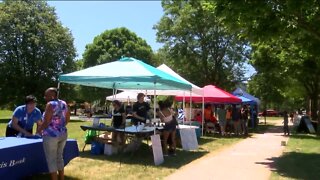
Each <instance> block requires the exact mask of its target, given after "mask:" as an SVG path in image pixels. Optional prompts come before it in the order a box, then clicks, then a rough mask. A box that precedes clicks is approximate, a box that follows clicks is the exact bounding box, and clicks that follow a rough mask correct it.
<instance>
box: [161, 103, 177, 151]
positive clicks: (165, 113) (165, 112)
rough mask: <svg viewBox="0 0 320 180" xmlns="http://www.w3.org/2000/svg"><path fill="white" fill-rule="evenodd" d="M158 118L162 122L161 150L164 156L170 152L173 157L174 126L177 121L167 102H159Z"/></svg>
mask: <svg viewBox="0 0 320 180" xmlns="http://www.w3.org/2000/svg"><path fill="white" fill-rule="evenodd" d="M158 104H159V108H160V111H159V114H158V115H159V117H160V120H161V121H162V122H164V124H165V125H164V127H163V149H164V156H168V152H171V153H172V155H173V156H175V155H176V126H177V120H176V117H175V113H174V112H173V111H172V110H171V109H170V107H171V104H170V103H169V102H168V101H159V102H158ZM169 137H171V139H170V140H171V141H170V142H171V143H170V149H169V151H168V139H169Z"/></svg>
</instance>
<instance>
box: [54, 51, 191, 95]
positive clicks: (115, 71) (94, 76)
mask: <svg viewBox="0 0 320 180" xmlns="http://www.w3.org/2000/svg"><path fill="white" fill-rule="evenodd" d="M59 81H60V82H64V83H69V84H78V85H84V86H92V87H101V88H110V89H150V90H151V89H152V90H153V89H155V88H156V89H162V90H178V89H179V90H190V89H191V85H190V84H187V83H185V82H183V81H181V80H179V79H177V78H175V77H173V76H171V75H170V74H168V73H165V72H163V71H161V70H159V69H157V68H154V67H152V66H150V65H148V64H146V63H144V62H142V61H140V60H137V59H135V58H131V57H124V58H121V59H120V60H118V61H114V62H110V63H105V64H101V65H97V66H94V67H90V68H86V69H83V70H80V71H76V72H73V73H69V74H64V75H60V76H59Z"/></svg>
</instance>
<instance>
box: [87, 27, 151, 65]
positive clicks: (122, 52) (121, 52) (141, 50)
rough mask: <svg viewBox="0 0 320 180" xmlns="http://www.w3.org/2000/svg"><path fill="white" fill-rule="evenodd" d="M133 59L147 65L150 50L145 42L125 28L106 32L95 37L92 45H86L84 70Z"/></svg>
mask: <svg viewBox="0 0 320 180" xmlns="http://www.w3.org/2000/svg"><path fill="white" fill-rule="evenodd" d="M122 56H127V57H134V58H137V59H140V60H143V61H144V62H146V63H149V62H150V60H151V58H152V49H151V47H150V46H149V45H148V44H147V43H146V41H145V40H143V39H142V38H140V37H138V36H137V35H136V34H135V33H134V32H131V31H130V30H128V29H127V28H124V27H122V28H115V29H112V30H106V31H104V32H103V33H101V34H100V35H98V36H96V37H95V38H94V40H93V43H91V44H88V45H86V49H85V52H84V53H83V60H84V63H83V66H84V68H87V67H91V66H95V65H98V64H103V63H107V62H111V61H115V60H118V59H120V58H121V57H122Z"/></svg>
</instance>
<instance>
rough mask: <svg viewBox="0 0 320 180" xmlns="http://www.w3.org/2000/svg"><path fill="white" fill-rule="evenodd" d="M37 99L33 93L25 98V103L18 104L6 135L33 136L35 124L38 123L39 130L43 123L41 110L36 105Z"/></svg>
mask: <svg viewBox="0 0 320 180" xmlns="http://www.w3.org/2000/svg"><path fill="white" fill-rule="evenodd" d="M36 105H37V99H36V98H35V97H34V96H33V95H29V96H27V97H26V98H25V105H21V106H18V107H17V108H16V109H15V110H14V112H13V115H12V118H11V120H10V121H9V123H8V125H7V128H6V137H17V136H22V137H23V136H32V131H33V125H34V123H36V124H37V132H36V133H40V132H39V127H40V125H41V112H40V110H39V109H38V108H37V107H36Z"/></svg>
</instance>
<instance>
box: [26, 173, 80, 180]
mask: <svg viewBox="0 0 320 180" xmlns="http://www.w3.org/2000/svg"><path fill="white" fill-rule="evenodd" d="M43 179H50V174H37V175H34V176H32V177H25V178H22V180H43ZM64 179H66V180H68V179H70V180H80V178H75V177H71V176H66V175H65V176H64Z"/></svg>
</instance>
